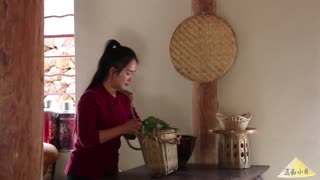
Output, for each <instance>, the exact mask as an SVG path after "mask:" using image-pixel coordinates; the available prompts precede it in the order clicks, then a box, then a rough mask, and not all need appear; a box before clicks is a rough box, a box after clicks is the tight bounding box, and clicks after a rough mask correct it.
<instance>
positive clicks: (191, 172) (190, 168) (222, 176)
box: [105, 164, 269, 180]
mask: <svg viewBox="0 0 320 180" xmlns="http://www.w3.org/2000/svg"><path fill="white" fill-rule="evenodd" d="M268 169H269V166H257V165H252V166H251V167H250V168H248V169H220V168H218V167H217V166H214V165H200V164H189V165H187V167H186V168H185V169H183V170H178V171H176V172H174V173H172V174H170V175H167V176H163V177H159V178H152V177H151V176H150V174H149V171H148V169H147V168H146V167H145V166H139V167H137V168H133V169H129V170H127V171H123V172H121V173H120V174H119V175H118V176H117V177H113V178H105V180H107V179H108V180H150V179H158V180H196V179H201V180H209V179H210V180H262V177H261V175H262V174H263V173H264V172H266V171H267V170H268Z"/></svg>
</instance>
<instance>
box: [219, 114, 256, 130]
mask: <svg viewBox="0 0 320 180" xmlns="http://www.w3.org/2000/svg"><path fill="white" fill-rule="evenodd" d="M216 118H217V120H218V122H219V126H220V128H221V129H222V130H245V129H246V128H247V126H248V124H249V122H250V120H251V118H252V115H251V114H250V113H244V114H241V115H231V116H226V115H223V114H220V113H217V114H216Z"/></svg>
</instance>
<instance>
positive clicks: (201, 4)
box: [192, 0, 218, 164]
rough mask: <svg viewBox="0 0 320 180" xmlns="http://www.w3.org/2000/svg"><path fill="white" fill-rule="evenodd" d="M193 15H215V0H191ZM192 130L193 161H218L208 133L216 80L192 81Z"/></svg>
mask: <svg viewBox="0 0 320 180" xmlns="http://www.w3.org/2000/svg"><path fill="white" fill-rule="evenodd" d="M192 12H193V15H205V14H210V15H215V13H216V0H192ZM192 107H193V132H194V135H195V136H197V144H196V147H195V150H194V162H195V163H203V164H217V163H218V143H217V142H218V140H217V137H215V136H213V135H212V134H210V133H209V129H212V128H214V127H216V124H217V120H216V117H215V116H216V112H217V81H213V82H210V83H198V82H194V83H193V97H192Z"/></svg>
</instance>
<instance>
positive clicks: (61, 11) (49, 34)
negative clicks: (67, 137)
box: [44, 0, 75, 110]
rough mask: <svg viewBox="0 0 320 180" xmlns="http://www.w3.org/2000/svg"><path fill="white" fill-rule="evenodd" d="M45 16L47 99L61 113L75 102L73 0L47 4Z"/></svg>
mask: <svg viewBox="0 0 320 180" xmlns="http://www.w3.org/2000/svg"><path fill="white" fill-rule="evenodd" d="M44 16H45V19H44V38H45V39H44V44H45V47H44V97H45V99H50V100H52V101H53V106H54V107H53V108H56V109H57V110H62V109H63V107H62V106H63V103H64V102H65V101H72V102H73V103H74V102H75V46H74V42H75V41H74V5H73V0H45V12H44Z"/></svg>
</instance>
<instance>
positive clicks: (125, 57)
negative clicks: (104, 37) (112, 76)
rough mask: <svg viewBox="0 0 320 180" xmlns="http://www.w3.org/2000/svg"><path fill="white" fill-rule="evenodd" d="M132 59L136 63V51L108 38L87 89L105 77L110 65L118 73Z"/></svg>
mask: <svg viewBox="0 0 320 180" xmlns="http://www.w3.org/2000/svg"><path fill="white" fill-rule="evenodd" d="M132 60H136V61H137V63H138V58H137V56H136V53H135V52H134V51H133V50H132V49H130V48H128V47H125V46H121V45H120V43H119V42H118V41H116V40H114V39H111V40H109V41H108V42H107V44H106V47H105V49H104V52H103V54H102V56H101V58H100V60H99V63H98V69H97V71H96V73H95V74H94V76H93V78H92V80H91V83H90V84H89V86H88V88H87V89H90V88H93V87H95V86H97V85H98V84H101V83H102V82H103V81H104V80H105V79H107V78H108V74H109V70H110V68H111V67H114V68H115V69H116V72H117V73H120V72H121V71H122V70H123V68H124V67H126V66H127V65H128V64H129V63H130V62H131V61H132Z"/></svg>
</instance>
